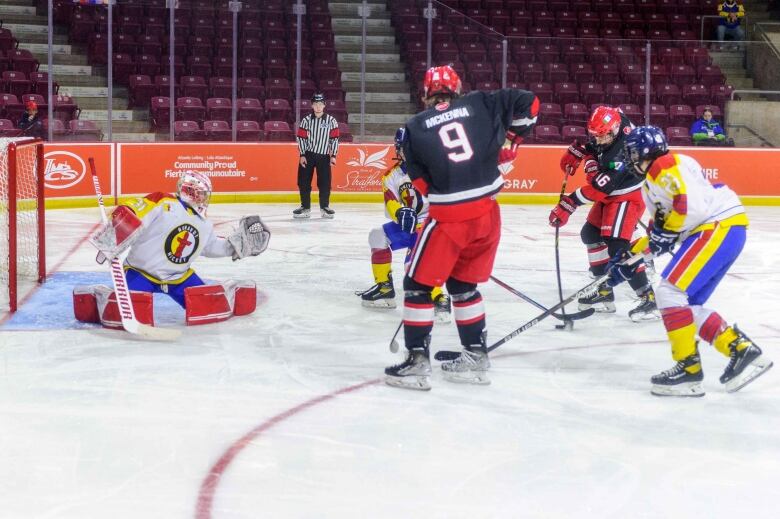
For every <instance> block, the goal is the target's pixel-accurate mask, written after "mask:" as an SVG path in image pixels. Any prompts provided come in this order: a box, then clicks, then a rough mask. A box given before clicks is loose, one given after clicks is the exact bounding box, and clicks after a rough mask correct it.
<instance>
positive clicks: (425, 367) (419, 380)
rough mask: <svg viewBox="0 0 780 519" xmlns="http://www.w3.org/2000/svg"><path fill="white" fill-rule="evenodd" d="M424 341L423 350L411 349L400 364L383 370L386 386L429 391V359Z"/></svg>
mask: <svg viewBox="0 0 780 519" xmlns="http://www.w3.org/2000/svg"><path fill="white" fill-rule="evenodd" d="M429 343H430V337H429V338H428V339H426V341H425V344H426V346H425V347H424V348H412V349H411V350H409V353H408V355H407V357H406V360H405V361H403V362H402V363H400V364H396V365H394V366H390V367H387V368H385V383H386V384H387V385H388V386H393V387H400V388H403V389H416V390H418V391H430V389H431V380H430V379H431V359H430V355H429V353H428V347H427V345H428V344H429Z"/></svg>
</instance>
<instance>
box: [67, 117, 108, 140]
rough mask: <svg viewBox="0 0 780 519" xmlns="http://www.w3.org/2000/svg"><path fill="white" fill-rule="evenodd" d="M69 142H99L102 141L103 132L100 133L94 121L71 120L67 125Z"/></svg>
mask: <svg viewBox="0 0 780 519" xmlns="http://www.w3.org/2000/svg"><path fill="white" fill-rule="evenodd" d="M68 128H69V129H70V139H68V140H71V141H78V142H99V141H102V140H103V132H102V131H100V128H98V125H97V124H95V121H86V120H81V119H72V120H71V121H70V122H69V123H68Z"/></svg>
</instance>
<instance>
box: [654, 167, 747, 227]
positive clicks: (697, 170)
mask: <svg viewBox="0 0 780 519" xmlns="http://www.w3.org/2000/svg"><path fill="white" fill-rule="evenodd" d="M642 195H643V196H644V199H645V204H646V205H647V210H648V211H650V213H651V215H653V217H654V218H655V219H656V220H659V219H660V222H658V223H661V222H662V223H663V228H664V229H666V230H668V231H673V232H678V233H681V234H683V235H684V236H687V235H690V234H692V233H694V232H698V231H699V230H702V229H701V228H703V226H706V225H708V224H713V223H715V222H720V223H721V224H723V225H747V223H748V219H747V215H746V214H745V208H744V207H743V206H742V202H740V200H739V198H738V197H737V195H736V193H734V191H732V190H731V189H730V188H729V187H728V186H726V185H723V184H721V185H712V184H710V182H709V181H708V180H707V178H706V177H705V176H704V172H703V171H702V167H701V165H700V164H699V163H698V162H696V160H694V159H693V158H692V157H689V156H687V155H682V154H679V153H667V154H666V155H664V156H662V157H659V158H658V159H656V160H655V161H654V162H653V164H652V166H651V167H650V170H649V171H648V172H647V178H646V181H645V183H644V185H643V186H642Z"/></svg>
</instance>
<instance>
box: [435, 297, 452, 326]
mask: <svg viewBox="0 0 780 519" xmlns="http://www.w3.org/2000/svg"><path fill="white" fill-rule="evenodd" d="M433 313H434V315H435V316H436V322H439V323H449V322H450V321H452V303H451V302H450V296H448V295H447V294H439V295H438V296H437V297H436V299H434V300H433Z"/></svg>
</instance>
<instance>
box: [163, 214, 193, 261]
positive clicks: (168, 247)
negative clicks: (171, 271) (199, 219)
mask: <svg viewBox="0 0 780 519" xmlns="http://www.w3.org/2000/svg"><path fill="white" fill-rule="evenodd" d="M199 243H200V232H199V231H198V230H197V229H196V228H195V227H193V226H192V225H190V224H188V223H185V224H182V225H179V226H177V227H176V228H175V229H173V230H172V231H171V232H170V233H168V237H167V238H166V239H165V256H166V257H167V258H168V261H170V262H171V263H176V264H177V265H181V264H182V263H187V262H188V261H189V260H190V258H191V257H192V255H193V254H194V253H195V251H196V250H198V244H199Z"/></svg>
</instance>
